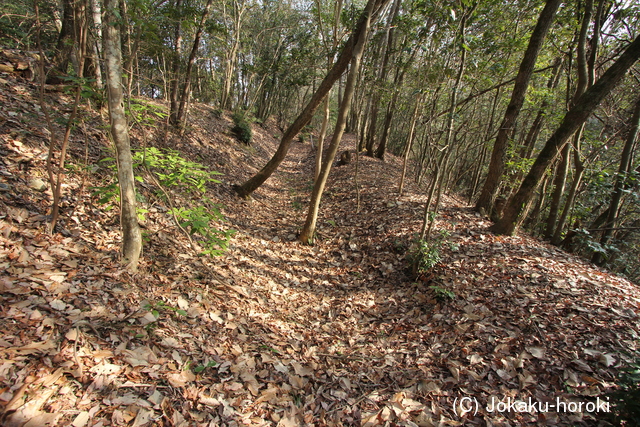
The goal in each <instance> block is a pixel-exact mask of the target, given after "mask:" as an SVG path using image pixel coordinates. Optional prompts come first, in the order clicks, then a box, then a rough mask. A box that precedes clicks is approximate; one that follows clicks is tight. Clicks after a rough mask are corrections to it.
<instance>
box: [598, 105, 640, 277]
mask: <svg viewBox="0 0 640 427" xmlns="http://www.w3.org/2000/svg"><path fill="white" fill-rule="evenodd" d="M639 128H640V98H638V100H637V101H636V105H635V108H634V111H633V118H632V119H631V129H630V131H629V135H628V136H627V140H626V141H625V144H624V148H623V150H622V156H621V158H620V167H619V168H618V176H616V183H615V187H614V190H613V194H612V195H611V202H610V203H609V212H608V215H607V222H606V227H607V228H606V229H605V230H604V232H603V233H602V237H601V238H600V244H601V245H602V246H606V245H607V244H608V243H609V242H610V241H611V237H612V236H613V229H614V228H615V227H616V222H617V220H618V212H619V210H620V201H621V200H622V194H623V190H624V184H625V180H626V178H627V174H628V173H629V171H630V170H631V163H632V158H633V148H634V146H635V144H636V139H637V138H638V129H639ZM592 261H593V263H594V264H597V265H602V264H603V262H604V261H605V259H604V257H603V256H602V254H601V253H599V252H597V253H595V254H594V255H593V258H592Z"/></svg>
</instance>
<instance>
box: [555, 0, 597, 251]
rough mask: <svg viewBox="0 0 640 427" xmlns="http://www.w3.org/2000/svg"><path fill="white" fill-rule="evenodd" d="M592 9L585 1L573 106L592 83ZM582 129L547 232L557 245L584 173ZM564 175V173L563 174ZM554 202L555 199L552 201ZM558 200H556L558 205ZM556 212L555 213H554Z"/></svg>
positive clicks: (575, 136)
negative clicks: (559, 207)
mask: <svg viewBox="0 0 640 427" xmlns="http://www.w3.org/2000/svg"><path fill="white" fill-rule="evenodd" d="M592 9H593V0H587V1H586V3H585V8H584V15H583V17H582V24H581V26H580V35H579V36H578V85H577V87H576V92H575V94H574V95H573V99H572V101H571V103H572V104H573V103H574V102H575V101H576V100H577V99H578V98H579V97H580V96H581V95H582V94H583V93H584V92H585V90H587V88H588V87H589V86H591V84H592V82H590V79H589V67H588V64H587V33H588V31H589V26H590V24H591V10H592ZM583 129H584V124H583V125H582V126H581V127H580V130H579V131H578V132H577V133H576V134H575V135H574V139H573V150H574V163H575V174H574V177H573V184H572V185H571V191H570V194H569V197H567V200H566V202H565V206H564V209H563V211H562V215H561V216H560V219H559V221H558V224H555V221H556V218H553V221H554V223H553V224H552V227H550V229H549V230H548V232H549V236H550V237H551V243H553V244H555V245H557V244H559V243H560V241H561V240H562V239H561V237H562V231H563V229H564V226H565V224H566V221H567V217H568V215H569V211H570V210H571V208H572V207H573V202H574V200H575V196H576V194H577V191H578V186H579V185H580V181H582V173H583V172H584V166H583V164H582V160H581V159H580V140H581V138H582V130H583ZM570 150H571V147H569V146H565V149H564V150H563V153H566V157H567V165H568V160H569V159H568V157H569V153H570ZM565 175H566V173H565ZM554 201H555V199H554ZM559 202H560V200H558V203H559ZM556 212H557V211H556Z"/></svg>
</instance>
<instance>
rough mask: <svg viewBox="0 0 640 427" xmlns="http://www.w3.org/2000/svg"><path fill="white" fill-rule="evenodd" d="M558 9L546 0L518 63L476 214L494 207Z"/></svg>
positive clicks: (554, 1)
mask: <svg viewBox="0 0 640 427" xmlns="http://www.w3.org/2000/svg"><path fill="white" fill-rule="evenodd" d="M559 5H560V0H547V2H546V4H545V6H544V9H543V10H542V13H541V14H540V17H539V18H538V23H537V24H536V27H535V28H534V30H533V33H532V34H531V38H530V39H529V45H528V46H527V50H526V51H525V53H524V57H523V58H522V62H521V63H520V69H519V70H518V75H517V76H516V82H515V85H514V87H513V92H512V94H511V100H510V101H509V105H508V106H507V110H506V112H505V115H504V118H503V119H502V124H501V125H500V129H499V131H498V136H497V137H496V141H495V143H494V145H493V151H492V153H491V161H490V163H489V172H488V174H487V179H486V181H485V183H484V186H483V187H482V191H481V192H480V197H479V199H478V201H477V203H476V209H478V210H480V209H484V210H485V211H487V212H490V211H491V208H492V206H493V201H494V199H495V198H496V195H497V192H498V189H499V188H500V181H501V179H502V174H503V173H504V166H505V160H506V154H507V146H508V142H509V134H510V133H511V132H512V130H513V126H514V124H515V122H516V119H517V118H518V114H519V113H520V109H521V108H522V105H523V103H524V99H525V95H526V92H527V87H528V86H529V81H530V80H531V75H532V73H533V67H534V66H535V64H536V60H537V58H538V53H539V52H540V49H541V48H542V45H543V43H544V39H545V37H546V35H547V32H548V31H549V28H550V27H551V24H552V23H553V19H554V17H555V14H556V10H557V9H558V6H559Z"/></svg>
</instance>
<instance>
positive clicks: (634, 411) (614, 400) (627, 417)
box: [608, 353, 640, 426]
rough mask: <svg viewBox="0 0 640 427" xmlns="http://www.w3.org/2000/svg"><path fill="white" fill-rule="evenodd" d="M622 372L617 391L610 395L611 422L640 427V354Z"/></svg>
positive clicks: (632, 356)
mask: <svg viewBox="0 0 640 427" xmlns="http://www.w3.org/2000/svg"><path fill="white" fill-rule="evenodd" d="M630 356H631V361H630V362H627V363H626V366H625V367H624V369H622V370H621V371H620V379H619V382H618V386H619V387H620V388H619V389H618V390H617V391H615V392H613V393H610V394H609V395H608V397H609V398H610V399H611V406H612V408H611V409H612V411H611V414H610V418H611V420H612V421H613V422H614V424H615V425H624V426H640V353H636V354H635V355H630Z"/></svg>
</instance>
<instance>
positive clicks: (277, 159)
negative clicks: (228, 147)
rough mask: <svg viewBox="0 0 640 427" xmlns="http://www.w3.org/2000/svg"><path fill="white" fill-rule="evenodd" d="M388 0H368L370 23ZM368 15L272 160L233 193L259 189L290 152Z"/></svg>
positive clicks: (341, 69)
mask: <svg viewBox="0 0 640 427" xmlns="http://www.w3.org/2000/svg"><path fill="white" fill-rule="evenodd" d="M388 1H389V0H369V3H368V4H367V7H366V8H365V10H367V9H371V10H372V11H373V12H372V14H371V20H372V21H373V20H374V19H375V17H376V16H377V14H378V13H379V11H380V10H381V9H382V8H383V7H384V6H385V5H386V4H387V2H388ZM368 20H369V19H368V16H367V15H365V14H364V13H363V15H362V16H361V17H360V20H359V22H358V25H357V27H356V29H355V31H354V32H353V33H352V34H351V36H350V37H349V40H347V42H346V44H345V45H344V48H343V49H342V52H341V53H340V56H339V57H338V59H337V60H336V62H335V64H333V67H332V68H331V70H330V71H329V72H328V73H327V75H326V76H325V78H324V80H322V83H320V86H318V89H317V90H316V92H315V93H314V94H313V96H312V97H311V100H310V101H309V103H308V104H307V106H306V107H305V108H304V110H302V112H301V113H300V114H299V115H298V117H297V118H296V119H295V120H294V122H293V123H292V124H291V125H290V126H289V128H288V129H287V130H286V131H285V132H284V134H283V135H282V139H281V140H280V145H279V146H278V149H277V150H276V152H275V153H274V155H273V157H271V160H269V161H268V162H267V164H266V165H265V166H264V167H263V168H262V169H261V170H260V171H259V172H258V173H257V174H255V175H254V176H253V177H251V178H250V179H249V180H248V181H247V182H245V183H244V184H242V185H241V186H238V187H236V188H235V190H236V192H237V193H238V194H239V195H240V196H241V197H248V196H250V195H251V193H253V192H254V191H255V190H256V189H257V188H258V187H260V186H261V185H262V184H263V183H264V182H265V181H266V180H267V179H269V177H270V176H271V174H273V172H274V171H275V170H276V169H277V168H278V166H279V165H280V163H282V161H283V160H284V158H285V157H286V155H287V152H288V151H289V147H290V146H291V142H292V141H293V138H294V137H295V136H296V135H297V134H298V132H300V130H301V129H302V128H303V127H304V126H306V125H307V124H308V123H309V121H310V120H311V118H312V117H313V113H314V112H315V111H316V109H317V108H318V106H319V105H320V103H321V102H322V100H323V99H324V97H325V96H326V95H327V93H329V91H330V90H331V87H332V86H333V84H334V83H335V82H336V80H338V78H340V76H341V75H342V73H343V72H344V70H345V69H346V68H347V66H348V65H349V62H350V60H351V58H352V56H353V49H354V46H355V45H357V43H358V41H359V40H360V38H361V37H362V36H363V34H366V31H367V29H366V22H368Z"/></svg>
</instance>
